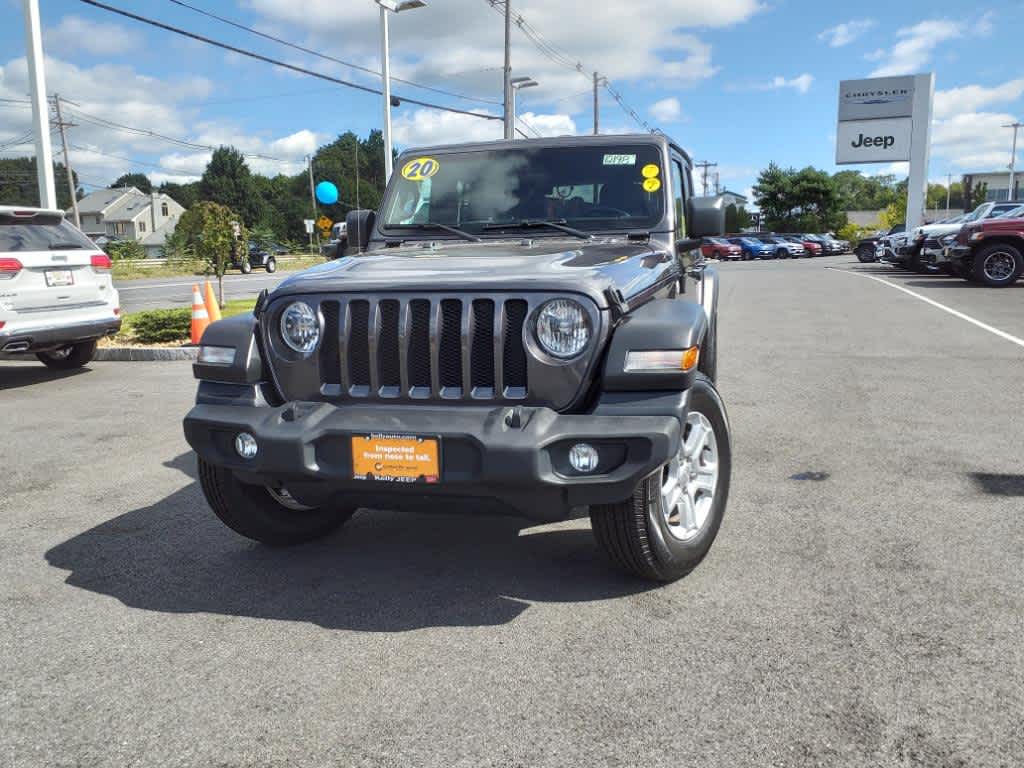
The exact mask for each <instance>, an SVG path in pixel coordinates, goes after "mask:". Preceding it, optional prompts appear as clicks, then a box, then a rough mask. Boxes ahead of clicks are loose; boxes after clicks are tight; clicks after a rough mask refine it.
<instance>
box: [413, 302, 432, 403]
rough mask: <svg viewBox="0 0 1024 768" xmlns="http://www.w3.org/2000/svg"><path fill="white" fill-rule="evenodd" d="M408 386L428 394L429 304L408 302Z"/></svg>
mask: <svg viewBox="0 0 1024 768" xmlns="http://www.w3.org/2000/svg"><path fill="white" fill-rule="evenodd" d="M409 386H410V387H426V388H427V392H428V393H429V392H430V302H429V301H428V300H427V299H413V300H412V301H410V302H409Z"/></svg>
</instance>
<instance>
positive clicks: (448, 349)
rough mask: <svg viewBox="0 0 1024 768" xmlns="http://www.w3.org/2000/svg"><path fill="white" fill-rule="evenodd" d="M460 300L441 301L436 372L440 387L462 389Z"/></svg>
mask: <svg viewBox="0 0 1024 768" xmlns="http://www.w3.org/2000/svg"><path fill="white" fill-rule="evenodd" d="M461 326H462V302H461V301H459V300H458V299H444V300H443V301H442V302H441V328H440V332H441V339H440V346H439V348H438V372H439V380H440V383H441V388H442V389H444V388H448V387H455V388H458V389H459V390H460V391H461V389H462V328H461Z"/></svg>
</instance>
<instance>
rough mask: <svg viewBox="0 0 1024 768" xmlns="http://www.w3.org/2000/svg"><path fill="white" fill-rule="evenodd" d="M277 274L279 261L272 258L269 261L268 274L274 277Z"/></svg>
mask: <svg viewBox="0 0 1024 768" xmlns="http://www.w3.org/2000/svg"><path fill="white" fill-rule="evenodd" d="M275 272H277V259H275V258H274V257H273V256H271V257H270V258H269V259H267V274H268V275H272V274H274V273H275Z"/></svg>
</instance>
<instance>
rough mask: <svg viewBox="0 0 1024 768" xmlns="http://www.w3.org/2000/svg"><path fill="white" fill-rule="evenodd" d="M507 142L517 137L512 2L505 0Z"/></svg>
mask: <svg viewBox="0 0 1024 768" xmlns="http://www.w3.org/2000/svg"><path fill="white" fill-rule="evenodd" d="M504 79H505V99H504V104H505V141H511V140H512V139H514V138H515V137H516V133H515V116H514V115H513V114H512V0H505V78H504Z"/></svg>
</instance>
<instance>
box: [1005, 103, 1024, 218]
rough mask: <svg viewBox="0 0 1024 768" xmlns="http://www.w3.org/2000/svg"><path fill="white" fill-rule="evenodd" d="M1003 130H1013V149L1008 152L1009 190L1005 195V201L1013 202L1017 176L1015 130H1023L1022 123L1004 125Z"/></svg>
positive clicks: (1023, 124)
mask: <svg viewBox="0 0 1024 768" xmlns="http://www.w3.org/2000/svg"><path fill="white" fill-rule="evenodd" d="M1003 128H1013V149H1012V150H1010V189H1009V190H1008V191H1007V193H1006V199H1007V200H1013V198H1014V195H1013V192H1014V189H1013V187H1014V182H1015V181H1016V175H1017V173H1016V172H1017V130H1018V129H1019V128H1024V123H1021V122H1013V123H1010V124H1009V125H1004V126H1003Z"/></svg>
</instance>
